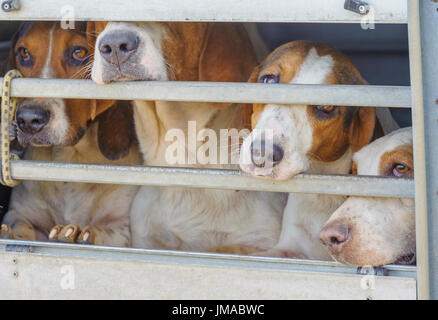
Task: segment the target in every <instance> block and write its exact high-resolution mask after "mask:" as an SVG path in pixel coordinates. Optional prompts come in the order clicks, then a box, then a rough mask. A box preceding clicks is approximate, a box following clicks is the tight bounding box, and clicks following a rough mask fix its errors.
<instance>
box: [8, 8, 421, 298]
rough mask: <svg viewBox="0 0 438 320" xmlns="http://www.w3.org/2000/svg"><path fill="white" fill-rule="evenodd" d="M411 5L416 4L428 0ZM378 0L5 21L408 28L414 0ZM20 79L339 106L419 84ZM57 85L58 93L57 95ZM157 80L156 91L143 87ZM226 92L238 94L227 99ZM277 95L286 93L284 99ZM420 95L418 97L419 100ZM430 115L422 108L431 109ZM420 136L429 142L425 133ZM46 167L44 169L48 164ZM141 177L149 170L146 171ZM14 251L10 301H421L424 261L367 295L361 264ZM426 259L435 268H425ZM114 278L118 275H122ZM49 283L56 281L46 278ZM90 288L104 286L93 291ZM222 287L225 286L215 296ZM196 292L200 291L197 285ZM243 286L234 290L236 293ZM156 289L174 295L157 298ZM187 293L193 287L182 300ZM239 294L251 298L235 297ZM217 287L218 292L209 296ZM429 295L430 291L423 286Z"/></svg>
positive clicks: (399, 95) (246, 185)
mask: <svg viewBox="0 0 438 320" xmlns="http://www.w3.org/2000/svg"><path fill="white" fill-rule="evenodd" d="M410 1H411V2H417V1H418V0H417V1H415V0H410ZM368 2H369V3H371V5H372V8H373V10H372V13H371V14H372V15H373V16H371V14H370V15H368V16H359V15H357V14H354V13H351V12H347V11H345V10H344V9H343V3H344V1H343V0H312V4H311V5H309V1H308V0H294V1H289V0H278V1H276V2H275V3H272V2H271V3H269V2H266V1H259V0H242V1H235V0H222V1H214V0H213V1H211V0H187V1H183V2H181V1H180V0H150V1H143V0H130V1H124V0H106V1H105V6H101V5H99V2H98V1H89V0H75V1H74V2H72V1H69V0H39V1H34V0H21V4H22V9H21V10H20V11H18V12H13V13H3V12H0V20H11V21H12V20H60V19H61V18H63V17H64V18H65V17H68V16H67V15H66V14H68V10H70V9H72V8H73V9H74V17H75V18H76V19H77V20H111V21H140V20H141V21H224V22H226V21H239V22H249V21H252V22H338V23H349V22H354V23H360V22H365V23H367V22H368V23H369V22H374V23H407V21H408V20H407V16H408V15H407V2H406V1H403V0H386V1H378V0H369V1H368ZM68 6H70V7H68ZM71 6H73V7H71ZM63 10H67V11H63ZM70 12H71V11H70ZM370 19H372V21H370ZM14 82H15V83H14V85H13V90H12V95H13V96H17V97H21V96H50V97H66V98H73V97H75V98H114V99H127V100H131V99H154V100H155V99H156V100H180V101H181V100H184V101H215V102H221V101H223V99H222V97H224V96H226V97H227V98H228V97H230V99H228V100H227V101H228V102H248V103H249V102H276V103H291V102H294V103H303V104H327V103H329V104H340V105H356V106H357V105H364V106H370V105H371V106H377V107H384V106H392V107H394V106H396V107H406V108H407V107H410V105H411V92H410V88H406V87H376V86H360V87H355V86H292V85H289V86H288V85H284V86H278V87H277V86H276V87H275V88H274V87H272V88H270V87H269V86H261V85H257V84H219V83H172V82H166V83H125V84H116V85H110V86H103V87H99V86H96V85H94V84H91V83H90V82H87V81H83V80H77V81H72V80H40V79H17V80H14ZM47 86H50V87H51V88H52V89H53V90H50V92H47ZM67 87H68V89H67ZM146 87H148V89H149V90H144V89H145V88H146ZM262 87H263V88H262ZM43 88H44V89H43ZM73 88H74V89H73ZM315 90H317V91H318V92H319V94H318V95H312V94H310V93H312V92H314V91H315ZM224 91H225V92H227V94H224ZM274 91H275V94H273V92H274ZM321 91H324V94H321ZM352 92H354V94H352ZM194 97H196V98H194ZM319 97H323V99H320V98H319ZM274 100H275V101H274ZM277 100H278V101H277ZM358 101H359V103H358ZM414 101H417V100H415V98H414ZM415 106H417V104H415ZM419 112H420V114H421V112H422V111H421V110H420V111H419ZM419 139H420V140H421V137H420V138H419ZM416 161H417V160H416ZM42 168H44V170H45V172H44V171H43V170H41V169H42ZM110 172H111V173H112V174H114V173H116V175H115V177H113V178H111V177H109V175H108V173H110ZM117 172H118V174H117ZM170 172H172V173H173V174H175V173H176V174H178V175H179V179H178V181H179V183H176V184H175V182H174V181H173V183H172V181H170V180H168V179H167V180H166V178H163V177H166V174H168V173H170ZM78 173H79V174H78ZM138 173H140V174H138ZM87 174H88V179H90V180H84V179H87ZM136 174H138V176H137V177H136ZM416 174H418V172H416ZM12 176H13V177H14V178H21V179H35V180H50V181H59V180H63V181H64V180H65V181H89V182H91V181H93V182H100V183H115V182H119V183H133V184H154V185H184V186H187V185H189V186H198V187H211V188H213V187H214V188H224V189H227V188H241V189H245V190H253V189H254V186H256V187H255V188H256V189H257V190H266V191H288V192H289V191H291V192H320V193H325V192H327V189H325V190H324V183H328V184H330V183H331V182H333V181H337V182H336V183H335V184H334V185H333V184H330V186H331V188H330V189H332V190H330V192H331V193H333V194H340V193H344V194H355V195H367V194H368V195H375V196H384V197H390V196H406V197H413V195H414V193H413V191H414V190H413V187H414V184H413V181H411V180H404V181H395V180H394V179H381V178H368V177H342V176H332V177H329V176H326V177H324V176H318V175H314V176H311V175H302V176H300V177H298V178H297V179H296V180H295V181H293V182H291V183H285V184H282V183H275V182H272V183H265V182H258V181H260V180H256V179H253V178H250V177H248V176H246V175H244V174H242V173H239V172H236V171H231V170H228V171H220V172H219V171H216V170H196V169H195V170H193V169H163V168H147V167H141V168H140V167H113V166H98V165H76V164H57V163H37V162H33V161H32V162H28V161H14V162H13V165H12ZM211 177H215V179H211ZM172 180H176V179H172ZM211 180H217V182H214V183H212V182H211ZM417 180H418V179H417ZM227 181H228V182H227ZM203 184H204V185H203ZM318 185H319V189H318ZM342 185H344V186H342ZM417 196H418V194H417ZM417 202H418V201H417ZM426 225H427V224H426ZM28 248H30V249H32V251H33V254H27V253H23V252H20V251H22V250H23V249H28ZM2 249H3V251H2ZM421 250H423V249H421ZM5 251H6V252H7V253H0V265H1V266H0V270H4V271H3V273H0V276H1V277H2V283H3V287H4V288H7V290H2V291H0V298H12V297H17V298H23V297H24V296H26V293H29V292H32V295H37V296H39V297H41V298H44V297H59V298H111V297H112V298H126V297H132V298H138V297H140V298H175V299H182V298H186V299H187V298H195V299H196V298H212V299H217V298H256V299H265V298H301V299H303V298H346V299H351V298H386V299H393V298H409V299H412V298H414V299H415V298H416V294H415V290H416V268H415V267H397V266H385V268H384V270H385V272H386V273H387V274H388V275H389V277H380V276H378V277H377V278H376V279H378V282H376V290H363V289H362V287H361V281H362V280H363V279H364V275H354V270H353V269H351V268H348V267H345V266H341V265H339V264H336V263H329V262H316V261H299V260H290V259H287V260H284V259H277V258H261V257H246V256H242V257H240V256H224V255H221V256H218V255H209V254H194V253H188V252H169V251H153V250H138V249H120V248H103V247H84V246H76V245H72V246H70V245H65V244H51V243H50V244H47V243H39V242H37V243H31V242H22V241H5V240H3V241H0V252H5ZM423 252H424V251H423ZM169 257H170V258H169ZM66 265H67V266H68V265H73V266H74V267H75V270H76V271H77V274H76V277H79V278H80V280H79V282H78V289H79V290H75V291H65V290H61V289H62V288H61V289H60V281H62V279H61V280H60V278H59V272H62V268H63V267H64V266H66ZM421 266H424V264H420V267H421ZM93 270H98V271H96V272H94V271H93ZM90 271H91V272H90ZM273 271H274V272H273ZM422 272H423V273H422V275H423V276H422V275H420V274H419V280H420V282H421V285H420V286H419V288H423V289H421V290H422V291H421V292H426V291H427V290H425V289H424V283H425V282H426V281H427V279H428V277H425V276H424V274H427V270H426V271H425V270H423V271H422ZM424 272H425V273H424ZM34 274H38V276H41V279H40V280H41V281H43V282H38V281H37V282H38V283H37V282H35V279H32V278H31V275H34ZM8 275H9V276H8ZM203 277H205V278H203ZM114 279H118V280H119V281H114ZM139 279H141V280H142V284H143V285H144V284H145V283H148V284H150V286H149V287H146V288H147V289H150V290H147V289H146V290H143V291H141V292H140V291H138V288H139V286H138V280H139ZM202 279H204V280H205V281H203V280H202ZM263 280H265V281H263ZM266 280H268V281H269V283H270V284H272V286H271V287H269V288H267V287H266ZM381 280H382V281H381ZM160 281H161V282H162V283H160ZM41 283H45V284H47V286H40V285H38V284H41ZM90 283H93V284H94V285H93V286H91V287H90ZM127 284H131V285H133V288H137V290H136V289H133V290H132V291H129V292H127V291H126V288H127V287H129V285H127ZM136 284H137V286H136ZM212 287H215V288H217V290H215V291H212V290H211V288H212ZM188 288H193V289H192V291H187V290H188ZM233 288H234V289H235V290H232V291H230V289H233ZM359 288H360V289H359ZM271 289H272V290H271ZM14 290H15V291H14ZM102 290H104V292H102ZM11 292H14V294H15V296H13V295H10V294H11ZM154 292H155V294H156V292H162V293H163V294H162V295H158V296H157V295H154ZM177 292H184V293H185V294H184V295H178V294H176V293H177ZM230 292H234V293H235V292H237V293H240V294H234V295H231V294H229V293H230ZM254 292H256V293H257V294H254ZM206 293H209V294H208V295H205V294H206ZM226 293H228V294H226ZM280 293H281V294H280ZM6 294H8V295H9V297H8V296H6ZM315 294H316V295H315ZM420 297H427V296H426V295H425V294H424V293H420Z"/></svg>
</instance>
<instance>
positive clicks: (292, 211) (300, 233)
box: [240, 41, 381, 259]
mask: <svg viewBox="0 0 438 320" xmlns="http://www.w3.org/2000/svg"><path fill="white" fill-rule="evenodd" d="M250 82H261V83H267V84H270V85H275V84H277V83H292V84H332V85H334V84H336V85H343V84H348V85H362V84H365V81H364V80H363V79H362V77H361V75H360V73H359V71H358V70H357V68H356V67H355V66H354V64H353V63H352V62H351V60H350V59H348V58H347V57H346V56H345V55H343V54H342V53H341V52H339V51H338V50H336V49H335V48H333V47H332V46H329V45H325V44H318V43H313V42H309V41H294V42H290V43H287V44H284V45H282V46H280V47H279V48H277V49H276V50H275V51H274V52H273V53H271V54H270V55H269V56H268V57H267V58H266V60H265V61H264V62H263V63H262V64H261V65H260V66H258V67H257V68H256V70H255V71H254V73H253V75H252V76H251V79H250ZM252 126H253V131H252V133H251V135H250V136H249V137H247V138H246V139H245V141H244V142H243V145H242V148H241V153H240V156H241V159H240V161H241V165H240V167H241V169H242V170H243V171H245V172H247V173H250V174H252V175H254V176H257V177H262V178H269V179H274V180H286V179H291V178H293V177H294V176H295V175H297V174H299V173H304V172H306V173H319V174H348V173H349V171H350V168H351V157H352V154H353V152H355V151H358V150H359V149H361V148H362V147H363V146H365V145H366V144H368V142H369V141H370V140H371V139H372V137H373V135H374V134H375V131H376V130H375V129H381V128H380V125H379V122H378V121H376V114H375V110H374V108H370V107H344V106H313V105H293V104H292V105H275V104H266V105H258V104H255V105H254V106H253V114H252ZM268 132H270V134H268ZM268 138H269V141H268V140H267V139H268ZM345 199H346V197H344V196H333V195H323V194H292V193H291V194H289V197H288V203H287V206H286V208H285V211H284V217H283V223H282V231H281V236H280V240H279V242H278V244H277V245H276V246H275V247H274V248H273V249H272V250H269V251H268V252H265V253H258V254H262V255H273V256H285V257H307V258H310V259H330V255H329V254H328V252H327V249H326V248H325V247H324V246H323V245H322V244H321V242H320V241H319V232H320V230H321V229H322V227H323V225H324V223H325V222H326V221H327V220H328V218H329V217H330V215H331V214H332V213H333V212H334V211H335V210H336V209H337V208H338V207H339V206H340V205H341V204H342V203H343V202H344V201H345Z"/></svg>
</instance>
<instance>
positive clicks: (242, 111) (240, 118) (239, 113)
mask: <svg viewBox="0 0 438 320" xmlns="http://www.w3.org/2000/svg"><path fill="white" fill-rule="evenodd" d="M260 69H261V66H257V67H255V68H254V70H253V72H252V73H251V76H250V77H249V80H248V82H250V83H256V82H258V77H259V72H260ZM252 114H253V104H252V103H245V104H241V105H239V107H238V108H236V112H235V114H234V117H233V121H232V122H231V126H230V128H236V129H238V130H242V129H248V130H251V117H252ZM253 128H254V127H253Z"/></svg>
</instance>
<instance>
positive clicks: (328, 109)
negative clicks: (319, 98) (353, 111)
mask: <svg viewBox="0 0 438 320" xmlns="http://www.w3.org/2000/svg"><path fill="white" fill-rule="evenodd" d="M315 108H316V110H318V111H321V112H324V113H331V112H333V111H334V110H335V109H336V107H335V106H316V107H315Z"/></svg>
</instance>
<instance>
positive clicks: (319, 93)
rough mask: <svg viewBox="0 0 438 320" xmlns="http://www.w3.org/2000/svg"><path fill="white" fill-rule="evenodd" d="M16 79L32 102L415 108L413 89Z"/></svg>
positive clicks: (15, 88) (17, 93)
mask: <svg viewBox="0 0 438 320" xmlns="http://www.w3.org/2000/svg"><path fill="white" fill-rule="evenodd" d="M2 80H3V79H2V78H0V81H2ZM13 81H14V82H13V85H12V92H11V94H12V96H14V97H30V98H31V97H47V98H69V99H117V100H165V101H189V102H201V101H209V102H242V103H278V104H290V103H295V104H310V105H342V106H373V107H398V108H410V107H411V104H412V99H411V88H410V87H408V86H402V87H398V86H369V85H366V86H355V85H292V84H273V85H266V84H260V83H225V82H180V81H162V82H160V81H135V82H122V83H114V84H108V85H105V86H101V85H98V84H96V83H94V82H93V81H91V80H71V79H30V78H28V79H15V80H13ZM49 88H50V90H49ZM0 93H1V89H0Z"/></svg>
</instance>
